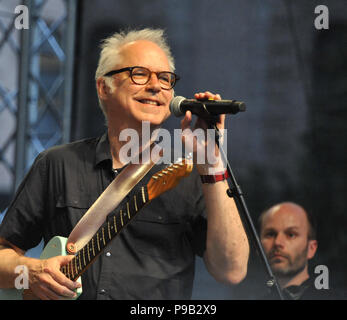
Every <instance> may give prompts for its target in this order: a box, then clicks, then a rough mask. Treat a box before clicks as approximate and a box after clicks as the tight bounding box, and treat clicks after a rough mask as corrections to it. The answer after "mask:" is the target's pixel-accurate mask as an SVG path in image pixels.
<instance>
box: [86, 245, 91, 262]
mask: <svg viewBox="0 0 347 320" xmlns="http://www.w3.org/2000/svg"><path fill="white" fill-rule="evenodd" d="M89 251H90V249H89V242H88V243H87V253H88V260H89V261H88V262H90V261H91V260H90V254H89Z"/></svg>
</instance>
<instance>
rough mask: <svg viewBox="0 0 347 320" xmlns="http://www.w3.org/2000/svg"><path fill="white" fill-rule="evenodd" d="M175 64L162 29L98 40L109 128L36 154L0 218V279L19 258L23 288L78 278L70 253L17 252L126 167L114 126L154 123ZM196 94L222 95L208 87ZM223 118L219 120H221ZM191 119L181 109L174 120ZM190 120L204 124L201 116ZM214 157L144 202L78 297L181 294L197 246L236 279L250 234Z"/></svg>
mask: <svg viewBox="0 0 347 320" xmlns="http://www.w3.org/2000/svg"><path fill="white" fill-rule="evenodd" d="M174 71H175V69H174V61H173V58H172V55H171V53H170V49H169V47H168V45H167V43H166V41H165V38H164V36H163V31H162V30H152V29H143V30H138V31H137V30H135V31H129V32H121V33H116V34H114V35H113V36H111V37H110V38H108V39H106V40H105V41H104V42H103V44H102V51H101V56H100V60H99V64H98V68H97V71H96V77H95V79H96V88H97V94H98V98H99V102H100V106H101V108H102V110H103V112H104V114H105V117H106V120H107V132H106V133H105V134H104V135H103V136H102V137H100V138H96V139H86V140H82V141H77V142H73V143H70V144H67V145H64V146H59V147H54V148H51V149H50V150H47V151H44V152H43V153H41V154H40V155H39V156H38V157H37V159H36V161H35V163H34V164H33V166H32V168H31V170H30V172H29V173H28V175H27V176H26V178H25V180H24V181H23V183H22V184H21V186H20V187H19V190H18V192H17V194H16V197H15V199H14V201H13V202H12V204H11V206H10V207H9V209H8V213H7V214H6V217H5V218H4V221H3V223H2V224H1V226H0V239H1V240H0V245H1V246H0V287H2V288H11V287H13V284H14V279H15V277H16V276H17V274H15V273H14V269H15V267H16V266H17V265H25V266H27V267H28V269H29V287H30V289H31V291H32V292H33V293H34V294H35V295H36V296H37V297H38V298H40V299H61V298H63V297H74V295H75V292H74V289H76V288H77V287H78V286H79V284H78V283H76V282H73V281H71V280H70V279H68V278H67V277H65V276H64V274H63V273H62V272H61V271H60V269H61V268H62V266H64V265H66V264H67V263H68V262H69V261H70V260H71V259H72V258H73V256H72V257H71V256H58V257H54V258H50V259H45V260H38V259H33V258H28V257H25V256H24V255H23V254H24V253H25V251H26V250H28V249H29V248H31V247H34V246H35V245H37V244H38V243H39V241H40V239H41V238H42V237H43V238H44V241H45V243H47V241H48V240H49V239H50V238H52V237H53V236H55V235H61V236H64V237H68V236H69V234H70V232H71V230H72V229H73V227H74V226H75V225H76V224H77V222H78V221H79V219H80V218H81V217H82V216H83V214H84V213H85V212H86V210H87V209H88V208H89V207H90V206H91V205H92V204H93V202H94V201H95V200H96V199H97V198H98V196H99V195H100V194H101V193H102V191H103V190H104V189H105V188H106V187H107V186H108V185H109V183H110V182H111V181H112V180H113V179H114V177H115V176H117V174H118V173H119V172H120V171H121V170H122V169H123V168H124V167H125V166H126V164H124V163H123V162H122V161H121V157H120V151H121V148H122V146H124V144H125V143H126V142H125V141H122V140H121V139H120V138H119V137H120V134H121V132H122V130H124V129H129V128H131V129H133V130H136V132H137V133H138V134H139V136H140V137H141V132H142V125H143V123H144V122H147V123H149V124H150V130H151V131H153V130H155V129H156V128H158V127H160V125H161V124H162V123H163V122H164V121H165V120H166V119H167V118H168V117H169V116H170V111H169V104H170V101H171V99H172V98H173V87H174V85H175V83H176V81H177V80H178V76H177V75H176V74H175V73H174ZM195 98H196V99H221V98H220V96H219V95H218V94H212V93H210V92H201V93H197V94H195ZM224 119H225V117H223V116H221V117H220V121H219V123H218V124H217V125H218V127H219V128H220V129H223V128H224ZM191 122H192V115H191V113H190V112H187V114H186V116H185V117H184V119H183V120H182V122H181V126H182V129H186V128H190V126H191ZM195 127H197V128H203V129H206V128H207V127H206V123H205V122H204V121H203V120H201V119H198V120H197V122H196V124H195ZM193 151H194V152H196V149H194V150H193ZM219 160H220V159H219ZM219 166H221V160H220V162H219V163H218V162H217V163H216V164H213V165H212V164H209V163H205V164H197V165H196V166H195V169H194V170H193V172H192V173H191V175H190V176H189V177H187V178H185V179H183V180H182V181H181V182H180V184H179V186H178V187H177V188H174V189H173V190H170V191H169V192H166V193H164V194H162V195H161V196H160V197H158V198H156V199H154V200H153V201H152V202H151V203H149V204H148V205H147V206H145V207H144V208H143V209H142V210H141V212H140V213H139V214H138V215H137V216H136V217H135V218H134V220H133V221H132V222H131V223H129V225H128V226H127V227H126V228H125V229H124V230H123V231H122V233H121V234H120V235H119V236H118V237H117V239H115V240H113V241H112V242H111V243H110V245H109V246H108V247H107V248H106V250H105V253H104V254H102V255H100V256H99V257H98V259H97V260H96V261H95V262H94V263H93V264H92V265H91V267H90V268H89V269H88V270H87V271H86V272H85V273H84V274H83V275H82V285H83V294H82V295H81V297H80V298H81V299H189V298H190V297H191V293H192V283H193V278H194V261H195V255H200V256H203V258H204V261H205V264H206V267H207V269H208V271H209V272H210V273H211V274H212V275H213V276H214V278H215V279H216V280H217V281H221V282H224V283H229V284H235V283H238V282H240V281H241V280H242V279H243V278H244V277H245V275H246V272H247V262H248V255H249V245H248V239H247V236H246V234H245V230H244V228H243V225H242V222H241V219H240V216H239V213H238V210H237V207H236V205H235V202H234V200H233V199H232V198H229V197H228V195H227V193H226V190H227V189H228V184H227V182H226V180H225V178H226V176H225V175H221V174H219V178H218V179H216V178H215V176H213V175H211V172H213V170H212V171H211V169H215V168H216V167H219ZM159 168H160V166H155V167H154V170H151V172H150V173H149V174H151V173H152V174H153V172H154V173H155V172H156V171H158V170H159ZM199 175H200V176H201V179H200V177H199ZM220 177H222V179H220ZM144 180H145V179H144ZM130 196H131V193H130Z"/></svg>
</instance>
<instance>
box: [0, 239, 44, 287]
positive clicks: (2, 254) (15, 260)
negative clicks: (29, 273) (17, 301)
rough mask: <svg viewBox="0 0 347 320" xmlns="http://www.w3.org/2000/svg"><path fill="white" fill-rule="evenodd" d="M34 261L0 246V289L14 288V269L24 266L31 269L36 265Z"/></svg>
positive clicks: (15, 274)
mask: <svg viewBox="0 0 347 320" xmlns="http://www.w3.org/2000/svg"><path fill="white" fill-rule="evenodd" d="M36 260H37V259H34V258H29V257H25V256H24V255H23V254H21V253H19V252H17V251H15V250H14V249H13V248H11V247H7V246H4V245H0V288H14V284H15V279H16V277H18V273H16V272H15V269H16V267H17V266H21V265H25V266H26V267H28V269H29V268H33V266H34V265H35V264H38V262H37V261H36Z"/></svg>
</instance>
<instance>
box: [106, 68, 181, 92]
mask: <svg viewBox="0 0 347 320" xmlns="http://www.w3.org/2000/svg"><path fill="white" fill-rule="evenodd" d="M135 68H141V69H146V70H148V71H149V72H150V74H149V77H148V79H147V81H146V82H145V83H137V82H135V81H134V79H133V70H134V69H135ZM124 71H130V79H131V81H132V82H134V83H135V84H137V85H145V84H147V83H148V82H149V81H150V80H151V76H152V73H155V74H156V76H157V78H158V81H159V83H160V80H159V75H160V74H161V73H170V74H172V75H173V76H174V83H173V85H172V86H171V88H163V87H162V85H161V83H160V87H161V88H162V89H163V90H171V89H173V88H174V86H175V85H176V83H177V81H178V80H180V77H179V76H178V75H177V74H176V73H173V72H171V71H158V72H156V71H151V70H150V69H148V68H146V67H141V66H133V67H125V68H121V69H118V70H112V71H109V72H107V73H105V74H104V75H103V76H104V77H110V76H113V75H114V74H118V73H121V72H124Z"/></svg>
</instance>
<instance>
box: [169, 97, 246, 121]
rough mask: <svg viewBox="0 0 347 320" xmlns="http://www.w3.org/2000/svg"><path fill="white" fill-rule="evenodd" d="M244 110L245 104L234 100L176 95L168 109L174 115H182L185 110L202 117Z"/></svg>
mask: <svg viewBox="0 0 347 320" xmlns="http://www.w3.org/2000/svg"><path fill="white" fill-rule="evenodd" d="M245 110H246V104H245V103H244V102H242V101H236V100H195V99H186V98H185V97H182V96H177V97H174V98H173V99H172V100H171V102H170V111H171V113H172V114H173V115H175V116H176V117H181V116H184V115H185V113H186V111H190V112H191V113H193V114H195V115H197V116H199V117H202V118H206V117H208V118H211V117H215V116H218V115H220V114H226V113H231V114H235V113H238V112H240V111H245Z"/></svg>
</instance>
